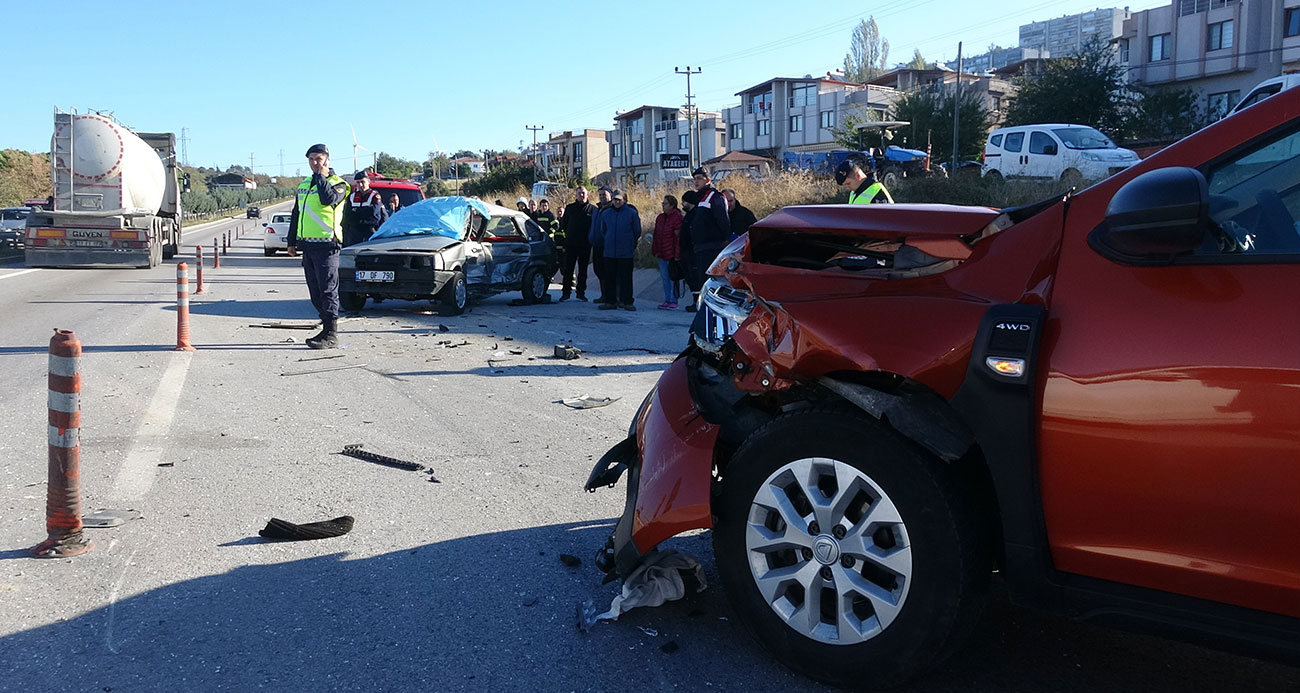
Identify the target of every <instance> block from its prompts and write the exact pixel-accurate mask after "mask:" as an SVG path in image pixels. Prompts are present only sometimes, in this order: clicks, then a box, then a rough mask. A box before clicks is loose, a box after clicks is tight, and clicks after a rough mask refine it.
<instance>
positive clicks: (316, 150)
mask: <svg viewBox="0 0 1300 693" xmlns="http://www.w3.org/2000/svg"><path fill="white" fill-rule="evenodd" d="M312 154H324V155H325V156H329V155H330V148H329V147H326V146H325V145H323V144H313V145H312V146H310V147H308V148H307V156H311V155H312Z"/></svg>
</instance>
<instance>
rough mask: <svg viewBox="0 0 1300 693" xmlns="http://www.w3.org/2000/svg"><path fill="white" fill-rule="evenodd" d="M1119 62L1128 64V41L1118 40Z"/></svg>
mask: <svg viewBox="0 0 1300 693" xmlns="http://www.w3.org/2000/svg"><path fill="white" fill-rule="evenodd" d="M1119 61H1120V62H1121V63H1127V62H1128V39H1120V40H1119Z"/></svg>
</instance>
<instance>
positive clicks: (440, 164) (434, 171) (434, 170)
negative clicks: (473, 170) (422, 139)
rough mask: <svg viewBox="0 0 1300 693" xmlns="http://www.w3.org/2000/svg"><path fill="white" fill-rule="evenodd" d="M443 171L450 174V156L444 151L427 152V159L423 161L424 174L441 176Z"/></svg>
mask: <svg viewBox="0 0 1300 693" xmlns="http://www.w3.org/2000/svg"><path fill="white" fill-rule="evenodd" d="M444 173H445V174H447V175H448V176H450V175H451V157H449V156H447V154H446V153H445V152H429V159H428V161H426V162H424V175H426V176H429V175H432V176H433V177H434V178H442V177H443V174H444Z"/></svg>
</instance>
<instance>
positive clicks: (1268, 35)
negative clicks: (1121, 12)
mask: <svg viewBox="0 0 1300 693" xmlns="http://www.w3.org/2000/svg"><path fill="white" fill-rule="evenodd" d="M1119 57H1120V63H1121V64H1123V65H1124V67H1125V68H1126V69H1127V70H1128V77H1129V79H1130V80H1131V81H1133V82H1137V83H1141V84H1144V85H1148V86H1156V87H1159V86H1169V87H1172V88H1178V89H1182V88H1187V89H1192V90H1194V91H1196V92H1199V93H1200V95H1201V98H1202V99H1203V101H1202V102H1201V105H1202V107H1203V108H1204V109H1205V111H1206V113H1208V114H1209V115H1210V117H1212V118H1221V117H1223V116H1224V115H1226V114H1227V113H1228V111H1229V110H1230V109H1231V108H1232V107H1233V106H1235V105H1236V104H1237V102H1238V101H1240V100H1241V97H1242V96H1244V95H1245V94H1246V92H1248V91H1249V90H1250V88H1251V87H1253V86H1254V85H1255V84H1257V83H1259V82H1261V81H1263V80H1265V79H1268V78H1270V77H1276V76H1278V75H1280V74H1282V71H1283V69H1284V68H1285V69H1293V68H1295V67H1300V0H1252V1H1251V2H1241V1H1240V0H1173V1H1172V2H1170V4H1168V5H1165V6H1163V7H1156V8H1152V9H1149V10H1145V11H1142V12H1135V13H1133V15H1132V16H1131V17H1130V18H1129V19H1128V21H1126V22H1124V30H1123V33H1122V34H1121V36H1120V40H1119Z"/></svg>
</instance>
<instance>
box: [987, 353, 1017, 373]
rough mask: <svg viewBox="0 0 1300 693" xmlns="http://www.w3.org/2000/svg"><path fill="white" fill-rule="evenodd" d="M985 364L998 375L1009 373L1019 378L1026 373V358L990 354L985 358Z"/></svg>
mask: <svg viewBox="0 0 1300 693" xmlns="http://www.w3.org/2000/svg"><path fill="white" fill-rule="evenodd" d="M984 364H985V365H987V366H988V367H989V370H991V371H993V372H994V373H997V374H998V375H1008V376H1011V377H1013V378H1018V377H1020V376H1022V375H1024V374H1025V360H1024V359H1009V358H1002V357H999V356H990V357H988V358H986V359H984Z"/></svg>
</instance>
